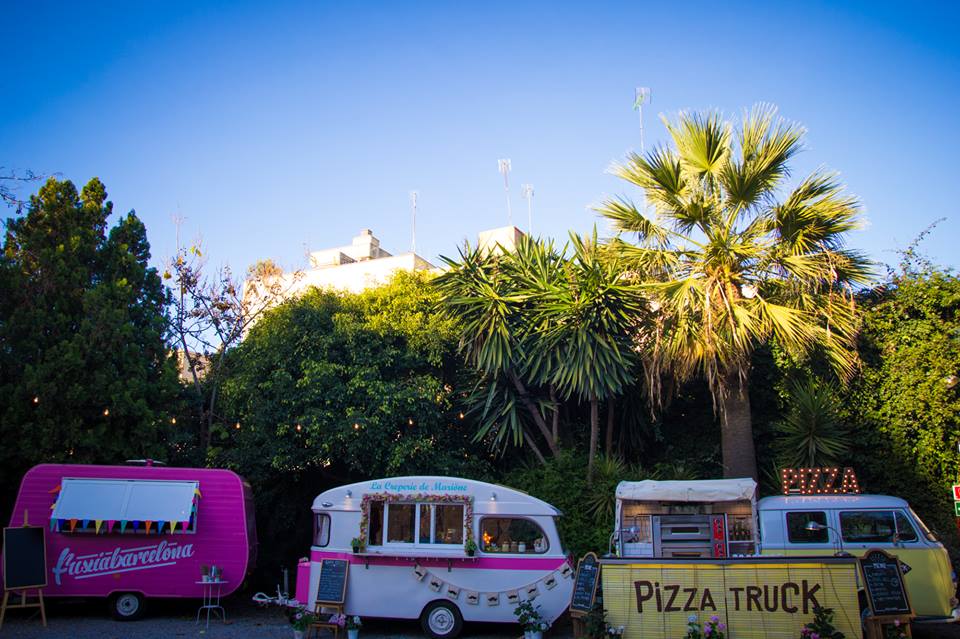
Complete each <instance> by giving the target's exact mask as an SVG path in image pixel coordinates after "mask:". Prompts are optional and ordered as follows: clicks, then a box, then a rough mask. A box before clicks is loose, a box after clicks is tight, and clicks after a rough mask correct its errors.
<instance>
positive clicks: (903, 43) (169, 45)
mask: <svg viewBox="0 0 960 639" xmlns="http://www.w3.org/2000/svg"><path fill="white" fill-rule="evenodd" d="M4 13H5V19H4V21H3V23H2V24H0V50H2V53H3V58H4V60H5V61H6V63H5V65H4V87H5V89H6V90H5V91H4V96H3V99H2V100H0V166H5V167H15V168H18V169H33V170H36V171H41V172H59V173H61V174H62V175H63V176H64V177H68V178H70V179H72V180H73V181H74V182H76V183H78V184H82V183H84V182H86V180H87V179H89V178H90V177H91V176H99V177H100V178H101V179H102V180H103V181H104V183H105V184H106V185H107V189H108V191H109V193H110V197H111V199H112V200H113V201H114V203H115V207H116V210H117V211H118V212H125V211H127V210H129V209H136V211H137V213H138V214H139V215H140V217H141V218H142V219H143V220H144V222H145V223H146V225H147V229H148V233H149V239H150V241H151V244H152V245H153V253H154V256H155V261H156V262H158V263H160V262H161V261H162V260H163V259H164V258H165V257H167V256H169V255H170V254H171V253H172V252H173V251H174V247H175V238H176V231H175V227H174V224H173V221H172V220H173V217H174V216H175V215H177V214H179V215H180V216H182V217H183V218H185V222H184V224H183V229H182V231H181V235H182V236H183V237H184V238H185V239H191V238H193V237H196V236H202V238H203V242H204V244H205V245H206V247H207V253H208V255H210V256H211V259H212V261H213V262H214V263H217V264H220V263H228V264H230V265H231V266H232V267H234V269H235V270H237V271H241V270H243V269H245V268H246V266H247V265H249V264H250V263H252V262H254V261H255V260H257V259H260V258H273V259H275V260H277V261H278V262H279V263H281V264H282V265H284V266H286V267H287V268H292V267H300V266H303V265H304V252H305V249H311V250H317V249H322V248H327V247H331V246H336V245H340V244H345V243H348V242H349V241H350V238H351V237H352V236H354V235H356V234H357V232H358V231H359V230H360V229H361V228H367V227H369V228H372V229H373V230H374V233H375V234H376V235H377V236H378V237H379V238H380V239H381V242H382V244H383V246H384V248H386V249H387V250H390V251H392V252H403V251H405V250H409V247H410V220H409V203H408V192H409V191H410V190H414V189H415V190H418V191H419V192H420V208H419V216H418V228H417V248H418V253H420V254H422V255H424V256H425V257H427V258H428V259H431V260H433V261H435V262H436V259H435V258H436V256H437V255H439V254H446V255H453V254H455V252H456V246H457V244H458V243H460V242H462V240H463V239H464V238H469V239H471V240H473V239H474V238H475V237H476V234H477V232H479V231H481V230H483V229H487V228H492V227H496V226H502V225H505V224H506V221H507V217H506V211H505V202H504V193H503V182H502V178H501V177H500V175H499V174H498V173H497V163H496V160H497V158H501V157H506V158H510V159H511V160H512V162H513V172H512V174H511V187H512V197H513V199H512V202H513V208H514V220H515V221H516V222H518V225H519V226H521V227H524V228H525V227H526V210H525V203H524V201H523V200H522V199H521V198H520V185H521V184H522V183H530V184H532V185H533V186H534V188H535V195H534V200H533V211H534V231H535V232H537V233H543V234H547V235H550V236H554V237H564V236H565V235H566V231H567V230H568V229H574V230H577V231H581V232H586V231H588V230H589V229H590V228H591V226H592V225H593V224H594V223H598V224H600V225H601V232H602V231H603V230H604V226H603V224H604V223H603V222H602V221H601V220H598V218H596V216H595V215H594V214H593V213H591V212H590V211H589V205H590V204H591V203H596V202H598V201H599V200H601V199H602V198H603V196H604V195H608V194H618V193H623V194H626V195H631V196H634V195H635V193H634V192H633V191H632V190H631V189H630V188H628V187H627V186H626V185H625V184H623V183H621V182H619V181H618V180H617V179H615V178H613V177H611V176H609V175H607V174H606V173H605V170H606V168H607V167H608V166H609V164H610V162H611V161H613V160H616V159H618V158H621V157H622V156H623V155H624V153H625V152H627V151H628V150H631V149H636V148H638V147H639V132H638V118H637V114H636V113H635V112H634V111H632V110H631V105H632V100H633V90H634V87H636V86H649V87H651V88H652V90H653V101H652V104H650V105H649V106H648V107H647V108H646V111H645V116H646V117H645V125H646V140H647V144H648V146H649V145H650V144H651V143H655V142H656V141H658V140H662V139H663V137H664V130H663V127H662V125H661V124H660V122H659V120H658V118H657V116H658V114H659V113H665V114H675V113H676V112H677V111H679V110H681V109H707V108H716V109H721V110H723V111H724V112H726V113H728V114H737V113H739V112H740V110H741V109H743V108H744V107H749V106H750V105H752V104H754V103H756V102H758V101H769V102H773V103H775V104H777V105H779V107H780V110H781V113H782V114H783V115H784V116H786V117H788V118H790V119H793V120H796V121H799V122H801V123H802V124H804V125H805V126H806V127H807V128H808V130H809V135H808V138H807V146H808V150H807V151H806V152H805V153H803V154H802V156H801V157H800V158H799V159H798V161H797V162H796V164H795V177H796V178H798V177H799V176H801V175H802V174H804V173H806V172H808V171H810V170H812V169H814V168H816V167H818V166H821V165H823V166H827V167H829V168H831V169H835V170H837V171H840V173H841V176H842V179H843V180H844V181H845V182H846V183H847V184H848V186H849V188H850V190H851V191H852V192H853V193H855V194H857V195H858V196H860V198H861V199H862V200H863V203H864V207H865V217H866V219H867V221H868V226H867V228H866V229H865V230H863V231H860V232H858V233H856V234H854V235H853V236H851V238H850V243H851V244H852V245H853V246H855V247H858V248H861V249H863V250H865V251H867V252H868V253H869V254H870V255H871V256H872V257H873V258H874V259H876V260H879V261H887V262H894V261H896V255H895V254H894V253H893V252H892V251H893V250H894V249H896V248H897V247H904V246H906V245H907V244H908V243H909V242H910V241H911V240H912V239H913V238H914V237H915V236H916V235H917V234H918V233H919V232H920V231H922V230H923V229H924V228H925V227H926V226H927V225H929V224H930V223H931V222H933V221H934V220H936V219H937V218H940V217H946V218H947V220H946V221H945V222H943V223H941V224H940V226H939V227H938V228H937V229H936V231H935V232H934V233H933V234H932V236H931V237H930V238H929V240H928V241H927V242H926V243H925V244H924V248H925V250H926V251H927V252H928V253H929V254H930V255H931V256H932V257H934V258H935V259H936V260H937V261H939V262H941V263H943V264H947V265H950V266H953V267H957V266H958V265H960V259H958V257H957V253H956V251H955V250H953V249H954V245H955V244H956V243H957V241H958V240H960V210H958V208H960V207H958V204H957V198H956V197H955V191H956V188H957V186H956V185H957V182H958V180H957V177H956V162H955V161H954V158H955V156H954V153H955V152H956V149H958V148H960V127H958V126H957V125H956V123H955V113H956V110H957V105H958V104H960V38H957V37H956V35H955V33H954V32H953V30H954V29H955V25H956V24H958V23H960V8H958V4H957V3H944V4H942V5H937V4H929V5H926V6H920V5H917V6H916V7H914V6H911V3H889V4H884V3H878V2H865V3H845V4H842V5H836V6H835V3H817V2H803V3H800V2H797V3H793V4H787V3H769V2H758V3H716V2H711V3H695V2H684V3H666V2H661V3H655V4H646V3H639V2H624V3H603V2H590V3H582V4H572V3H563V2H544V3H521V2H493V1H490V2H482V3H479V2H478V3H451V2H437V3H413V2H409V3H401V2H387V3H382V4H378V3H374V2H362V3H361V2H356V3H347V2H337V3H320V2H307V3H291V2H270V3H262V4H253V3H249V4H244V3H222V4H215V3H184V4H182V5H176V4H175V3H170V2H164V3H147V2H134V3H130V2H124V3H116V4H107V3H98V4H97V5H96V6H95V7H81V6H80V3H69V4H64V5H56V4H47V3H40V2H38V3H18V4H17V5H7V6H6V7H5V9H4ZM4 215H5V214H4Z"/></svg>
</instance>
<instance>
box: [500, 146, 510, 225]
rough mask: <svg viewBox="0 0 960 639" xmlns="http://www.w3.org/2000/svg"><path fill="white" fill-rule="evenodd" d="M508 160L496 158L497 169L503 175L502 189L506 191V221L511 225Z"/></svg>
mask: <svg viewBox="0 0 960 639" xmlns="http://www.w3.org/2000/svg"><path fill="white" fill-rule="evenodd" d="M510 168H511V167H510V160H509V159H501V160H497V170H498V171H500V174H501V175H503V189H504V191H506V193H507V222H508V223H509V224H510V226H513V209H512V208H511V207H510Z"/></svg>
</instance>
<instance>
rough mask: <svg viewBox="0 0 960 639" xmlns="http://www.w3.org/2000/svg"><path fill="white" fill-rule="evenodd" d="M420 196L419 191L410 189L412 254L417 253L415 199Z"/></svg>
mask: <svg viewBox="0 0 960 639" xmlns="http://www.w3.org/2000/svg"><path fill="white" fill-rule="evenodd" d="M419 198H420V191H410V214H411V217H412V218H413V248H412V249H411V250H412V251H413V254H414V255H416V254H417V200H418V199H419Z"/></svg>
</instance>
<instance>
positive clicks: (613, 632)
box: [607, 625, 626, 639]
mask: <svg viewBox="0 0 960 639" xmlns="http://www.w3.org/2000/svg"><path fill="white" fill-rule="evenodd" d="M624 630H626V628H625V627H624V626H611V625H607V637H608V638H609V639H620V637H622V636H623V631H624Z"/></svg>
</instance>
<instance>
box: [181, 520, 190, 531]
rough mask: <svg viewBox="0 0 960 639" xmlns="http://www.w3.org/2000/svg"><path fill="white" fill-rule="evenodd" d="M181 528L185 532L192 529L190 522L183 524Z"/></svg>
mask: <svg viewBox="0 0 960 639" xmlns="http://www.w3.org/2000/svg"><path fill="white" fill-rule="evenodd" d="M181 527H182V528H183V532H187V530H188V529H189V528H190V522H189V521H185V522H183V524H182V525H181Z"/></svg>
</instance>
